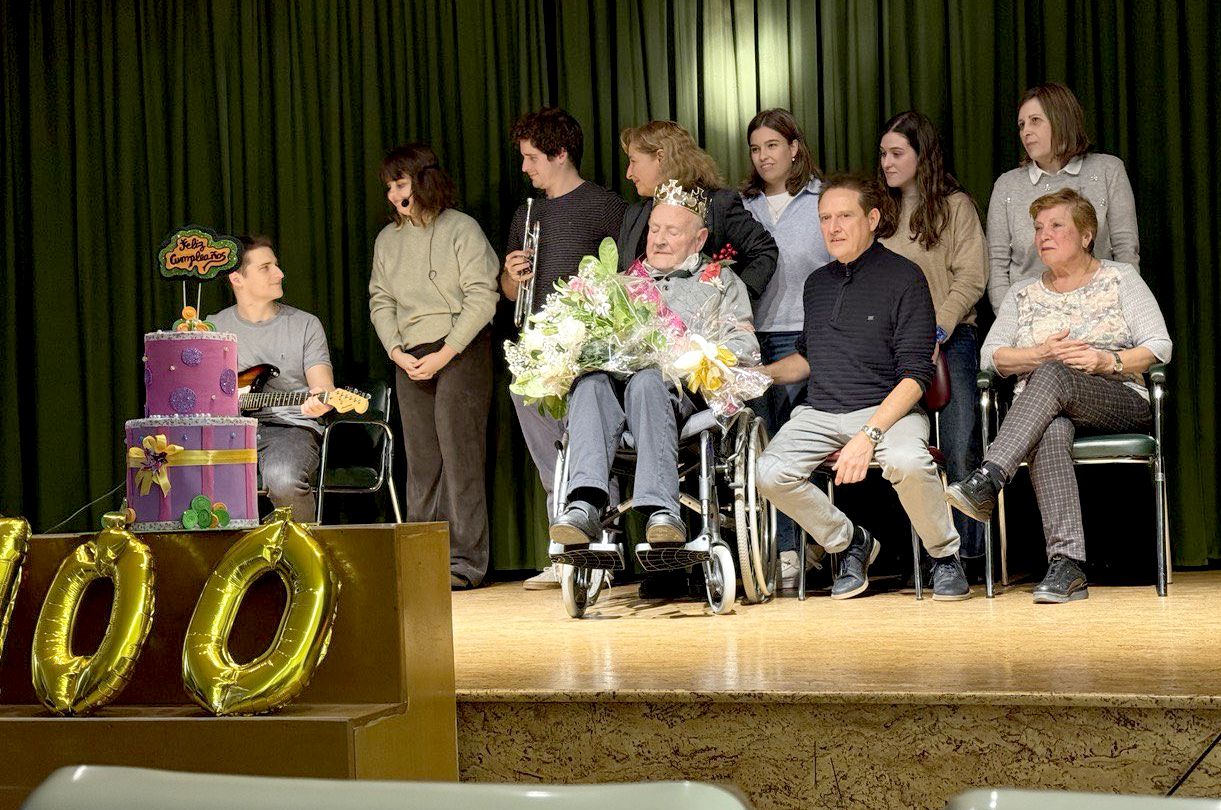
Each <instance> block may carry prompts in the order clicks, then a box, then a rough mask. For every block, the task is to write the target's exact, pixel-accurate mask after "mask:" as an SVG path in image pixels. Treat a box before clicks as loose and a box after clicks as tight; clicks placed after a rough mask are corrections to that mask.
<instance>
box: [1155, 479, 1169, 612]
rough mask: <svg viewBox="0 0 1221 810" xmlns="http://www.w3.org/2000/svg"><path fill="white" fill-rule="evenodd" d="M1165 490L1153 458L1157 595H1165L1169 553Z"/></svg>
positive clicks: (1163, 481) (1163, 480)
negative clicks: (1167, 547) (1167, 546)
mask: <svg viewBox="0 0 1221 810" xmlns="http://www.w3.org/2000/svg"><path fill="white" fill-rule="evenodd" d="M1165 504H1166V492H1165V476H1163V475H1162V470H1161V465H1160V464H1158V462H1157V460H1156V459H1155V460H1154V462H1153V508H1154V509H1155V510H1156V511H1157V515H1156V516H1155V517H1154V527H1155V529H1156V531H1157V534H1156V535H1155V545H1156V546H1157V595H1158V596H1165V595H1166V584H1167V583H1166V580H1167V572H1166V565H1167V562H1168V560H1169V554H1168V553H1167V549H1166V524H1165V521H1166V506H1165Z"/></svg>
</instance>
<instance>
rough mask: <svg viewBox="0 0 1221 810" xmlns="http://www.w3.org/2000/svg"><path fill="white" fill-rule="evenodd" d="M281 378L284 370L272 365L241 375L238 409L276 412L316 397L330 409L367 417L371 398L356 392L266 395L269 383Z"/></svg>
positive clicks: (238, 382)
mask: <svg viewBox="0 0 1221 810" xmlns="http://www.w3.org/2000/svg"><path fill="white" fill-rule="evenodd" d="M279 376H280V369H278V368H276V367H275V366H273V365H271V364H270V363H261V364H259V365H257V366H251V367H250V368H248V369H246V370H245V371H243V372H242V373H241V374H238V375H237V386H238V389H237V393H238V407H239V408H241V410H242V412H243V413H244V412H247V411H257V410H259V409H260V408H275V407H279V406H284V405H300V404H302V403H303V402H305V400H307V399H309V398H310V397H312V396H316V397H318V399H319V401H321V402H322V403H324V404H326V405H330V406H331V407H332V408H334V409H335V410H336V411H338V412H339V413H347V412H348V411H356V412H357V413H364V412H365V411H367V410H369V395H368V394H366V393H364V392H363V391H358V390H356V389H355V388H336V389H335V390H334V391H324V392H323V393H321V394H311V393H309V392H308V391H264V390H263V388H264V387H265V386H266V385H267V383H268V382H269V381H271V380H273V379H275V378H276V377H279Z"/></svg>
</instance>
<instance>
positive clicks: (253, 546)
mask: <svg viewBox="0 0 1221 810" xmlns="http://www.w3.org/2000/svg"><path fill="white" fill-rule="evenodd" d="M290 514H291V512H290V510H288V509H277V510H276V511H275V513H274V514H272V516H271V517H270V518H268V519H267V521H266V522H265V523H264V524H263V525H262V526H260V527H259V528H257V529H254V530H252V531H250V532H249V533H248V534H247V535H246V536H245V537H243V538H242V539H241V540H239V541H238V542H237V543H235V544H234V545H233V547H232V548H230V549H229V551H228V553H226V554H225V556H224V558H223V559H221V561H220V562H219V563H218V564H217V566H216V569H215V570H214V571H213V572H212V575H211V576H210V577H209V578H208V582H207V584H205V585H204V589H203V592H202V593H201V594H200V595H199V601H198V602H196V603H195V612H194V613H192V614H191V624H190V626H189V627H188V628H187V638H186V645H185V646H184V647H183V650H182V677H183V681H184V682H185V684H186V688H187V691H188V692H189V693H190V694H191V697H192V698H194V699H195V700H196V701H197V702H198V703H199V704H200V705H201V706H203V707H204V708H205V709H207V710H208V711H210V712H212V713H213V714H218V715H227V714H261V713H264V712H271V711H275V710H276V709H278V708H280V707H281V706H283V705H284V704H286V703H288V702H289V701H291V700H292V699H293V698H295V697H297V695H299V694H301V691H302V690H303V689H305V687H306V685H307V684H308V683H309V680H310V678H311V677H312V676H313V674H314V670H315V669H316V668H317V666H318V664H319V663H321V661H322V659H323V657H324V656H325V655H326V649H327V645H328V644H329V642H330V637H331V627H332V623H333V622H334V620H335V609H336V606H337V605H338V602H339V577H338V576H337V575H336V573H335V571H334V569H333V568H332V567H331V564H330V562H329V561H328V560H327V558H326V554H325V553H324V552H323V551H322V548H321V547H319V545H318V543H317V542H316V541H315V540H314V538H313V536H312V535H311V534H310V532H309V530H308V529H306V528H305V527H304V526H302V525H300V524H299V523H293V522H292V521H291V520H289V515H290ZM268 571H275V572H276V573H277V574H279V575H280V579H281V580H283V582H284V586H285V588H286V589H287V591H288V603H287V604H286V605H285V607H284V614H283V616H281V617H280V626H279V629H278V630H277V631H276V635H275V639H274V640H273V641H272V643H271V646H270V647H269V648H268V649H267V650H266V651H265V652H263V653H262V654H261V655H259V656H258V657H257V658H255V659H254V660H253V661H250V662H249V663H246V664H237V663H235V662H234V660H233V656H232V655H231V654H230V652H229V649H228V641H229V633H230V632H231V631H232V630H233V622H234V620H235V619H236V618H237V612H238V609H239V608H240V607H241V604H242V599H243V597H244V596H245V595H246V592H247V591H248V590H249V589H250V586H251V585H252V584H254V581H255V580H257V579H258V578H259V577H260V576H262V575H263V574H265V573H267V572H268Z"/></svg>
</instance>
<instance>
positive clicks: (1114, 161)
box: [988, 152, 1140, 311]
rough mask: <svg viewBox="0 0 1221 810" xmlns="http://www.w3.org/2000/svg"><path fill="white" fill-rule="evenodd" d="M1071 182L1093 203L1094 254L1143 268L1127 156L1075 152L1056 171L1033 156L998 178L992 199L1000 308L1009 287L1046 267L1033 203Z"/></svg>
mask: <svg viewBox="0 0 1221 810" xmlns="http://www.w3.org/2000/svg"><path fill="white" fill-rule="evenodd" d="M1062 188H1071V189H1074V190H1075V191H1077V192H1078V193H1080V194H1081V195H1082V196H1084V197H1085V198H1086V199H1087V200H1089V201H1090V202H1091V203H1093V205H1094V211H1095V212H1096V213H1097V215H1098V235H1097V236H1096V237H1095V238H1094V255H1095V256H1096V257H1098V258H1099V259H1111V260H1113V261H1117V262H1123V263H1124V264H1130V265H1132V266H1133V267H1135V268H1138V269H1139V263H1140V235H1139V234H1138V233H1137V229H1136V200H1135V199H1134V198H1133V197H1132V184H1131V183H1129V182H1128V173H1127V172H1126V171H1125V170H1124V165H1123V161H1122V160H1120V159H1119V158H1117V157H1115V156H1114V155H1102V154H1098V153H1097V152H1090V153H1089V154H1087V155H1085V156H1084V157H1078V158H1073V159H1072V160H1070V161H1069V162H1068V165H1066V166H1065V167H1064V168H1063V169H1061V170H1060V171H1059V172H1057V173H1056V174H1054V175H1048V174H1046V173H1044V172H1043V171H1042V170H1041V169H1039V167H1038V166H1036V165H1035V164H1034V162H1033V161H1032V162H1031V163H1030V164H1028V165H1026V166H1019V167H1018V168H1016V169H1011V170H1010V171H1007V172H1005V173H1004V174H1002V175H1001V176H1000V177H999V178H997V181H996V185H995V186H993V187H992V201H991V202H990V203H988V260H989V265H990V272H989V278H988V300H989V301H990V302H991V303H992V309H993V311H999V310H1000V307H1001V302H1002V301H1004V300H1005V294H1006V293H1007V292H1009V288H1010V287H1011V286H1013V285H1014V284H1015V283H1017V282H1018V281H1020V280H1021V279H1024V278H1038V277H1039V276H1040V275H1042V273H1043V270H1045V269H1046V268H1045V267H1044V265H1043V261H1042V260H1041V259H1040V258H1039V253H1038V251H1037V250H1035V249H1034V220H1033V219H1031V217H1030V204H1031V203H1033V202H1034V201H1035V200H1037V199H1038V198H1039V197H1042V196H1043V195H1044V194H1050V193H1051V192H1053V191H1059V190H1060V189H1062Z"/></svg>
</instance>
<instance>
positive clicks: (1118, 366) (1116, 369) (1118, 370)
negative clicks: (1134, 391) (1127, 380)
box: [1111, 352, 1123, 374]
mask: <svg viewBox="0 0 1221 810" xmlns="http://www.w3.org/2000/svg"><path fill="white" fill-rule="evenodd" d="M1111 357H1114V358H1115V365H1114V366H1113V367H1112V368H1111V373H1112V374H1123V358H1122V357H1120V356H1119V352H1111Z"/></svg>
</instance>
